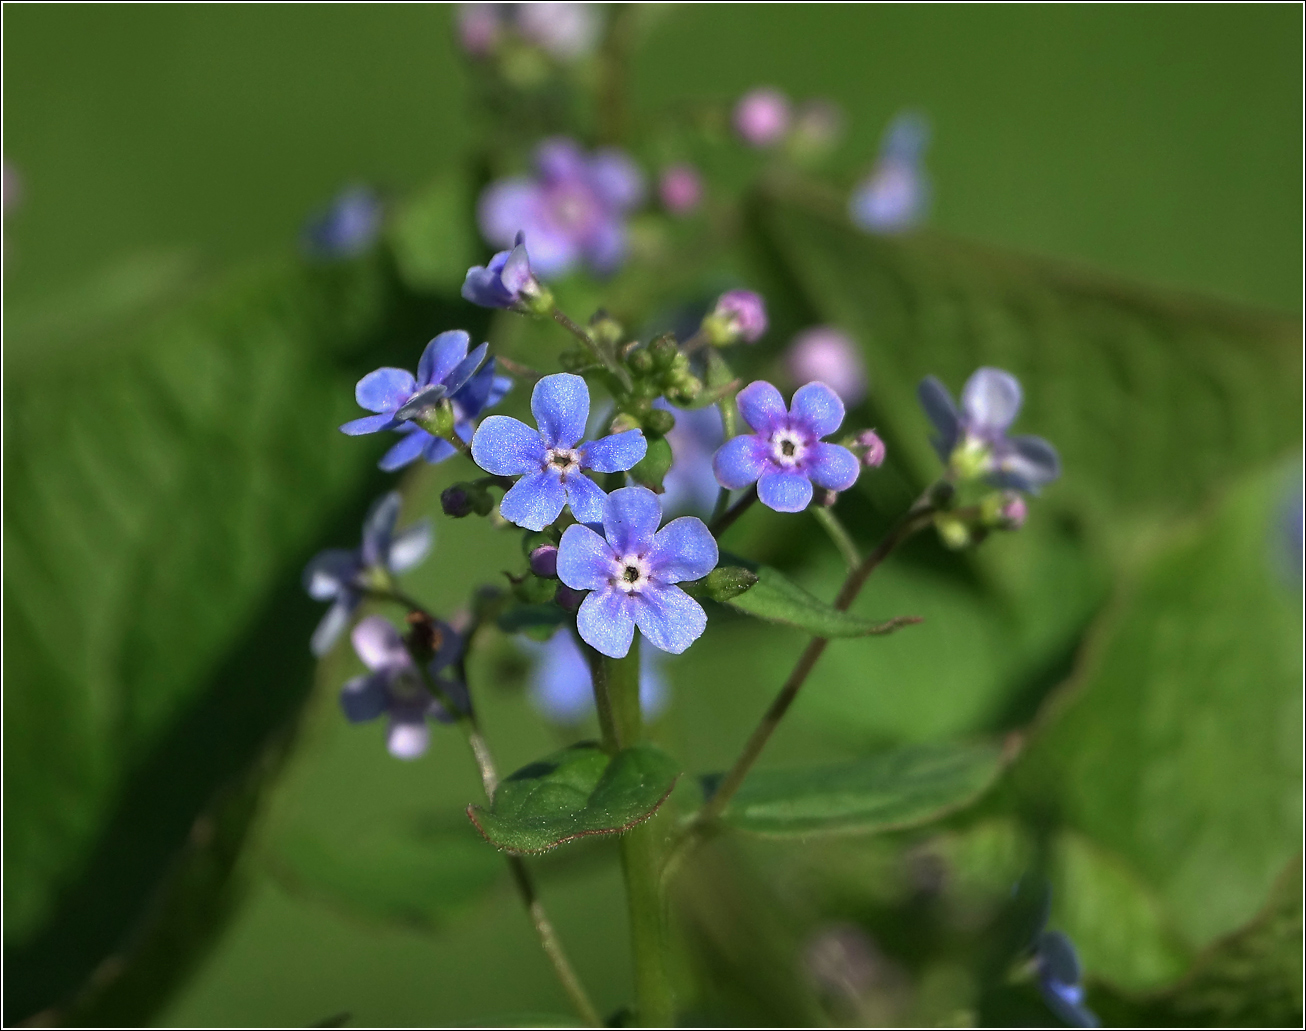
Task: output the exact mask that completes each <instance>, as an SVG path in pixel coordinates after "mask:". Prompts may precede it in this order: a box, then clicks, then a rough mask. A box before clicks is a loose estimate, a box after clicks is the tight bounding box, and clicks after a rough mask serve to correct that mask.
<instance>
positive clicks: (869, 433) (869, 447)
mask: <svg viewBox="0 0 1306 1031" xmlns="http://www.w3.org/2000/svg"><path fill="white" fill-rule="evenodd" d="M857 443H858V444H860V445H861V446H862V447H864V448H865V449H866V450H865V451H864V452H863V453H862V464H863V465H865V466H867V467H868V468H870V469H878V468H879V467H880V466H882V465H883V464H884V452H885V447H884V441H883V440H881V439H880V435H879V434H878V433H876V432H875V431H874V430H862V432H861V433H859V434H857Z"/></svg>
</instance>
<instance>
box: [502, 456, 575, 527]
mask: <svg viewBox="0 0 1306 1031" xmlns="http://www.w3.org/2000/svg"><path fill="white" fill-rule="evenodd" d="M566 503H567V489H566V488H565V487H564V486H563V485H562V479H561V477H559V476H558V474H557V473H555V472H552V471H549V470H545V469H536V470H534V471H533V472H529V473H527V474H526V475H525V476H523V477H522V478H521V479H520V480H518V481H517V482H516V483H514V484H513V485H512V489H510V490H509V491H508V493H507V494H505V495H504V496H503V500H502V501H501V502H499V514H500V515H501V516H503V518H505V519H506V520H508V522H510V523H516V524H517V525H518V526H524V527H526V529H528V530H543V529H544V528H545V527H546V526H548V525H549V524H550V523H551V522H553V521H554V520H555V519H557V518H558V516H560V515H561V514H562V506H563V505H565V504H566Z"/></svg>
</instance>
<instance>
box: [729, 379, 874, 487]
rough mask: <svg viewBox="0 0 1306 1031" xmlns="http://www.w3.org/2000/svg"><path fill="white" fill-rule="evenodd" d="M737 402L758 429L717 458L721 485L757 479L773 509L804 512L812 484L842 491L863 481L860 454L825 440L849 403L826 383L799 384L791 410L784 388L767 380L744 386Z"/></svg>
mask: <svg viewBox="0 0 1306 1031" xmlns="http://www.w3.org/2000/svg"><path fill="white" fill-rule="evenodd" d="M736 401H737V403H738V405H739V414H740V415H742V416H743V417H744V422H746V423H748V425H749V426H751V427H752V429H753V431H754V432H753V433H751V434H744V435H741V436H738V437H734V438H732V439H730V440H727V441H726V442H725V444H723V445H722V446H721V449H720V450H719V451H717V453H716V456H715V457H714V458H713V459H712V468H713V471H714V472H715V473H716V478H717V481H718V482H719V483H720V484H721V486H723V487H726V488H729V489H730V490H740V489H742V488H744V487H747V486H748V485H749V484H751V483H754V482H755V483H756V484H757V497H758V499H759V500H760V501H761V502H762V504H764V505H766V506H767V507H768V508H773V509H775V510H776V511H777V512H801V511H802V510H803V509H805V508H806V507H807V505H808V503H809V502H810V501H811V500H812V484H816V486H818V487H823V488H825V489H826V490H836V491H838V490H847V489H848V488H849V487H851V486H852V485H853V484H854V483H856V482H857V473H858V471H859V467H858V462H857V457H856V456H855V455H854V454H853V453H852V452H851V451H849V450H848V449H847V448H846V447H840V446H839V445H838V444H829V443H826V442H824V441H822V440H821V438H822V437H827V436H829V435H830V434H831V433H833V432H834V431H835V430H837V429H838V428H839V426H840V424H841V423H842V422H843V402H842V401H841V400H839V395H838V394H836V393H835V392H834V391H833V390H831V389H830V388H829V387H827V386H826V385H825V384H824V383H808V384H807V385H806V386H804V387H799V388H798V389H797V390H796V391H794V397H793V403H792V404H791V405H790V407H789V409H788V410H786V409H785V403H784V398H783V397H781V396H780V391H778V390H776V388H775V387H773V386H772V385H771V384H770V383H767V382H765V381H763V380H757V381H755V382H753V383H750V384H748V386H746V387H744V389H743V390H741V391H740V392H739V396H738V397H737V398H736Z"/></svg>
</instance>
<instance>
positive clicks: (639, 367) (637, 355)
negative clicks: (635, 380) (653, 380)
mask: <svg viewBox="0 0 1306 1031" xmlns="http://www.w3.org/2000/svg"><path fill="white" fill-rule="evenodd" d="M626 364H627V365H628V366H630V371H631V372H637V373H640V374H641V375H642V374H644V373H647V372H652V371H653V356H652V355H651V354H649V353H648V349H647V348H644V347H640V348H637V349H635V350H634V351H631V352H630V354H628V355H627V356H626Z"/></svg>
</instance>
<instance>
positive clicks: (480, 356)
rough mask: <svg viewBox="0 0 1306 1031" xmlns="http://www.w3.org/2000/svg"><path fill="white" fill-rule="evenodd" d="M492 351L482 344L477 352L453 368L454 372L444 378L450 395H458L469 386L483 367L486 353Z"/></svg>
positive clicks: (488, 346) (445, 386) (487, 345)
mask: <svg viewBox="0 0 1306 1031" xmlns="http://www.w3.org/2000/svg"><path fill="white" fill-rule="evenodd" d="M489 350H490V345H489V344H481V346H480V347H478V348H477V349H476V350H475V351H473V352H472V353H471V354H469V355H468V356H467V357H466V358H464V359H463V360H462V361H460V362H459V363H458V364H457V365H455V366H454V367H453V371H452V372H450V373H449V375H447V376H445V378H444V388H445V390H446V391H448V392H449V394H450V395H453V394H456V393H457V392H458V391H460V390H462V388H463V387H464V386H466V385H467V381H468V380H470V379H471V378H472V377H473V376H474V375H476V370H477V369H479V368H480V367H481V363H482V362H484V361H485V355H486V352H488V351H489Z"/></svg>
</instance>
